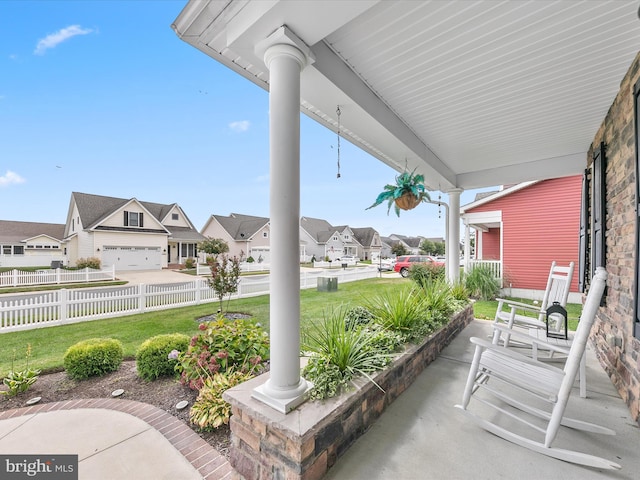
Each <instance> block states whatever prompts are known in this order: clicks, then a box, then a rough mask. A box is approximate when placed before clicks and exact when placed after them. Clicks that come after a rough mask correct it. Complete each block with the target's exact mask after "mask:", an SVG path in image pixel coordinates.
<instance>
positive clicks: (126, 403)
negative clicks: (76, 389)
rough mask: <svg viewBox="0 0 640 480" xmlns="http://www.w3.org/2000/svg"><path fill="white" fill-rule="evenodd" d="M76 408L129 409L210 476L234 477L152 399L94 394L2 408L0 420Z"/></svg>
mask: <svg viewBox="0 0 640 480" xmlns="http://www.w3.org/2000/svg"><path fill="white" fill-rule="evenodd" d="M74 408H104V409H109V410H116V411H118V412H122V413H128V414H129V415H133V416H134V417H137V418H139V419H140V420H143V421H144V422H146V423H147V424H149V425H150V426H151V427H153V428H155V429H156V430H157V431H158V432H160V433H161V434H162V435H164V437H165V438H166V439H167V440H168V441H169V443H171V445H173V446H174V447H175V448H176V449H177V450H178V451H179V452H180V453H181V454H182V455H183V456H184V457H185V458H186V459H187V460H188V461H189V462H190V463H191V465H193V467H194V468H195V469H196V470H198V472H199V473H200V475H202V478H204V479H206V480H230V479H231V478H232V475H233V468H232V467H231V465H230V464H229V462H228V461H227V459H226V458H225V457H224V456H223V455H221V454H220V453H219V452H218V451H217V450H216V449H215V448H213V447H212V446H211V445H209V444H208V443H207V442H205V441H204V440H203V439H202V438H201V437H200V436H199V435H198V434H197V433H196V432H194V431H193V430H192V429H191V428H189V427H188V426H187V425H185V423H184V422H182V421H181V420H179V419H178V418H176V417H174V416H173V415H171V414H170V413H167V412H165V411H164V410H161V409H159V408H158V407H156V406H154V405H150V404H148V403H142V402H136V401H135V400H123V399H116V398H92V399H80V400H69V401H66V402H52V403H43V404H40V405H33V406H30V407H22V408H14V409H11V410H5V411H3V412H0V420H6V419H8V418H13V417H19V416H22V415H31V414H36V413H45V412H52V411H55V410H72V409H74Z"/></svg>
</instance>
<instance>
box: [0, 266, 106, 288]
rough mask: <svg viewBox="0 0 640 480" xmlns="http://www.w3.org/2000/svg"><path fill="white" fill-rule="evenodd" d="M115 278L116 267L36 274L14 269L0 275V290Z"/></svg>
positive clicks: (59, 269)
mask: <svg viewBox="0 0 640 480" xmlns="http://www.w3.org/2000/svg"><path fill="white" fill-rule="evenodd" d="M115 278H116V269H115V267H113V268H112V269H111V270H97V269H93V268H88V267H87V268H83V269H81V270H66V269H61V268H56V269H55V270H36V271H35V272H27V271H24V270H18V269H13V270H9V271H7V272H2V273H0V288H1V287H29V286H33V285H55V284H57V285H59V284H62V283H89V282H99V281H104V280H115Z"/></svg>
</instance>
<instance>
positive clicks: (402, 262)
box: [393, 255, 444, 278]
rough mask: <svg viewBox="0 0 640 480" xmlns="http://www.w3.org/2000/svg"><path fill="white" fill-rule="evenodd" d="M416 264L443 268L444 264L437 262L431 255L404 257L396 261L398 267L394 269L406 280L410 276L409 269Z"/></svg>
mask: <svg viewBox="0 0 640 480" xmlns="http://www.w3.org/2000/svg"><path fill="white" fill-rule="evenodd" d="M416 263H430V264H432V265H435V266H438V267H442V266H444V262H441V261H440V260H436V259H435V258H433V257H432V256H430V255H402V256H401V257H398V258H397V260H396V265H395V266H394V267H393V270H394V271H395V272H398V273H399V274H400V275H402V276H403V277H404V278H407V277H408V276H409V268H411V265H415V264H416Z"/></svg>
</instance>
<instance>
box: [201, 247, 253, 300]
mask: <svg viewBox="0 0 640 480" xmlns="http://www.w3.org/2000/svg"><path fill="white" fill-rule="evenodd" d="M243 259H244V252H240V257H237V256H235V255H234V256H233V257H231V258H229V255H227V254H226V253H222V254H217V255H216V257H215V259H213V260H212V261H211V262H209V269H210V270H211V278H207V283H208V284H209V287H210V288H212V289H213V291H214V292H215V295H216V297H218V301H219V302H220V313H222V309H223V301H224V297H225V296H228V297H229V298H228V299H227V306H228V305H229V300H231V295H232V294H234V293H236V292H237V291H238V284H239V283H240V262H242V260H243Z"/></svg>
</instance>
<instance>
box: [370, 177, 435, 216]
mask: <svg viewBox="0 0 640 480" xmlns="http://www.w3.org/2000/svg"><path fill="white" fill-rule="evenodd" d="M429 200H431V197H430V196H429V192H427V188H426V187H425V186H424V175H420V174H417V175H416V174H415V170H414V171H413V172H411V173H409V172H404V173H402V174H400V175H398V176H396V183H395V184H387V185H385V186H384V191H383V192H382V193H380V195H378V198H376V201H375V202H374V204H373V205H371V206H370V207H368V208H367V209H366V210H369V209H370V208H373V207H377V206H378V205H380V204H382V203H384V202H387V205H388V208H387V215H389V212H390V211H391V206H392V205H393V208H394V210H395V212H396V215H397V216H398V217H399V216H400V210H411V209H412V208H416V207H417V206H418V205H419V204H420V203H422V202H425V201H429Z"/></svg>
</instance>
